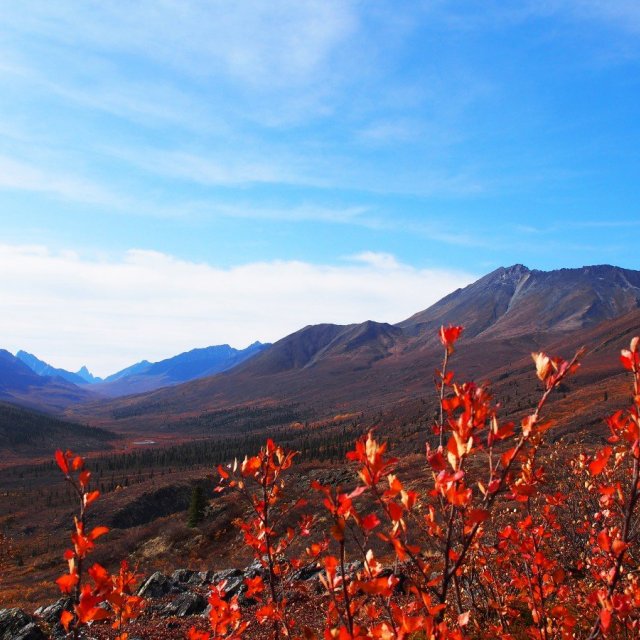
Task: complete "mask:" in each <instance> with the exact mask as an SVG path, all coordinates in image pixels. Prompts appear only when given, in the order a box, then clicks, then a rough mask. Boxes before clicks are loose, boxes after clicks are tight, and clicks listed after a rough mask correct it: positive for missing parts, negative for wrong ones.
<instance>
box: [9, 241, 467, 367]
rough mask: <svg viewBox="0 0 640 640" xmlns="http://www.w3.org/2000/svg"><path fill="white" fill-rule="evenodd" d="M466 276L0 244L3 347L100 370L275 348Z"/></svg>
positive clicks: (403, 309) (392, 266)
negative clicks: (219, 262)
mask: <svg viewBox="0 0 640 640" xmlns="http://www.w3.org/2000/svg"><path fill="white" fill-rule="evenodd" d="M472 280H473V276H471V275H469V274H466V273H462V272H454V271H447V270H438V269H418V268H415V267H412V266H410V265H407V264H403V263H401V262H399V261H397V260H396V259H395V258H394V257H393V256H391V255H388V254H377V253H375V252H365V253H362V254H360V255H358V256H355V257H354V259H353V260H349V261H347V262H346V263H345V264H343V265H338V266H335V265H317V264H311V263H308V262H300V261H273V262H255V263H245V264H238V265H236V266H233V267H230V268H227V269H221V268H218V267H214V266H212V265H209V264H205V263H194V262H188V261H184V260H180V259H178V258H175V257H172V256H170V255H166V254H162V253H158V252H153V251H141V250H131V251H128V252H127V253H126V254H125V255H124V256H121V257H118V258H109V259H107V258H102V259H98V258H96V257H93V256H89V257H87V256H84V255H82V254H78V253H74V252H65V253H60V252H53V251H50V250H49V249H47V248H46V247H43V246H11V245H0V298H1V299H2V300H3V313H2V314H1V315H0V335H2V336H3V338H2V339H3V344H2V345H0V346H2V347H4V348H8V349H10V350H13V351H15V350H17V349H20V348H22V349H26V350H29V351H31V352H34V353H36V354H37V355H38V356H39V357H42V358H44V359H45V360H47V361H50V362H52V363H53V364H55V365H56V366H64V367H68V368H69V369H72V370H76V369H77V368H79V367H80V366H81V365H82V364H88V365H89V366H90V368H92V369H95V371H96V372H97V373H98V374H102V375H104V374H108V373H111V372H113V371H115V370H117V369H119V368H121V367H124V366H126V365H128V364H131V363H132V362H135V361H137V360H140V359H143V358H147V359H151V360H155V359H161V358H163V357H168V356H170V355H173V354H175V353H179V352H181V351H185V350H188V349H191V348H193V347H196V346H205V345H210V344H220V343H224V342H228V343H230V344H232V345H235V346H240V347H241V346H245V345H247V344H248V343H250V342H252V341H254V340H257V339H259V340H262V341H274V340H277V339H279V338H281V337H283V336H284V335H286V334H288V333H290V332H292V331H295V330H297V329H299V328H301V327H303V326H305V325H307V324H314V323H319V322H336V323H352V322H362V321H364V320H367V319H374V320H378V321H388V322H398V321H400V320H402V319H403V318H405V317H408V316H409V315H411V314H412V313H414V312H416V311H418V310H419V309H421V308H425V307H427V306H429V305H430V304H432V303H433V302H435V301H436V300H438V299H439V298H441V297H442V296H444V295H446V294H447V293H449V292H450V291H452V290H454V289H456V288H457V287H460V286H463V285H465V284H467V283H469V282H470V281H472Z"/></svg>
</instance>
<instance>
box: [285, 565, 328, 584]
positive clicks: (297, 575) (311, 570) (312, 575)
mask: <svg viewBox="0 0 640 640" xmlns="http://www.w3.org/2000/svg"><path fill="white" fill-rule="evenodd" d="M321 572H322V567H321V566H319V565H318V564H317V563H315V562H314V563H312V564H308V565H307V566H306V567H301V568H300V569H298V570H297V571H294V572H293V573H292V574H291V582H306V581H307V580H313V579H316V578H318V576H319V575H320V573H321Z"/></svg>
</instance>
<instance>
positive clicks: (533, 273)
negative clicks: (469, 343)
mask: <svg viewBox="0 0 640 640" xmlns="http://www.w3.org/2000/svg"><path fill="white" fill-rule="evenodd" d="M639 306H640V271H632V270H630V269H621V268H619V267H612V266H610V265H597V266H590V267H582V268H581V269H558V270H555V271H539V270H537V269H533V270H531V269H528V268H527V267H525V266H523V265H520V264H518V265H513V266H512V267H507V268H503V267H501V268H500V269H496V270H495V271H493V272H491V273H489V274H488V275H486V276H484V277H483V278H480V280H478V281H476V282H474V283H473V284H471V285H469V286H468V287H465V288H464V289H458V290H457V291H454V292H453V293H451V294H449V295H448V296H446V297H445V298H443V299H442V300H440V301H439V302H437V303H436V304H434V305H433V306H431V307H429V308H428V309H425V310H424V311H420V312H419V313H416V314H415V315H413V316H411V317H410V318H408V319H407V320H404V321H403V322H400V323H398V325H397V326H399V327H401V328H403V329H404V330H405V331H406V332H407V333H409V334H411V335H414V336H415V335H420V334H424V333H425V332H429V331H431V332H432V331H433V329H435V328H437V327H438V326H440V325H441V324H464V326H465V333H466V335H467V336H468V337H476V336H480V335H484V336H485V337H487V336H490V335H495V336H503V337H505V336H509V337H515V336H517V335H525V334H529V333H536V332H551V333H556V332H559V333H560V332H564V331H573V330H577V329H582V328H586V327H589V326H594V325H596V324H598V323H599V322H602V321H604V320H607V319H612V318H616V317H618V316H621V315H623V314H624V313H627V312H629V311H631V310H633V309H635V308H638V307H639Z"/></svg>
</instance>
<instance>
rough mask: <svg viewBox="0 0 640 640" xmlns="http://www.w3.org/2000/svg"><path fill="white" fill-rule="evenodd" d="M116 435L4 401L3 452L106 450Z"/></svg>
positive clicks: (0, 408) (0, 416)
mask: <svg viewBox="0 0 640 640" xmlns="http://www.w3.org/2000/svg"><path fill="white" fill-rule="evenodd" d="M115 438H116V436H114V434H112V433H110V432H108V431H105V430H104V429H95V428H90V427H86V426H84V425H80V424H75V423H72V422H66V421H64V420H60V419H58V418H54V417H52V416H50V415H46V414H44V413H40V412H38V411H32V410H30V409H26V408H24V407H17V406H15V405H12V404H9V403H6V402H0V451H3V452H4V453H10V454H20V455H29V456H36V455H46V456H47V457H50V456H51V452H52V451H54V450H55V449H73V450H74V451H95V450H98V449H99V450H104V449H105V447H106V446H107V447H108V444H109V443H110V442H111V441H112V440H115Z"/></svg>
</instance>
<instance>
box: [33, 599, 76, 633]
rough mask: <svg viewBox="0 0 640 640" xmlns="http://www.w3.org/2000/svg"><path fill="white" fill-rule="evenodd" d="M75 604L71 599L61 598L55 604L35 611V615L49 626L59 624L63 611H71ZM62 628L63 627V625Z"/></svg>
mask: <svg viewBox="0 0 640 640" xmlns="http://www.w3.org/2000/svg"><path fill="white" fill-rule="evenodd" d="M72 609H73V602H72V600H71V598H60V600H57V601H56V602H54V603H53V604H50V605H43V606H42V607H39V608H38V609H36V610H35V611H34V615H36V616H38V617H40V618H42V619H43V620H44V621H45V622H47V623H48V624H59V623H60V616H61V615H62V612H63V611H65V610H66V611H71V610H72ZM61 626H62V625H61Z"/></svg>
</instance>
